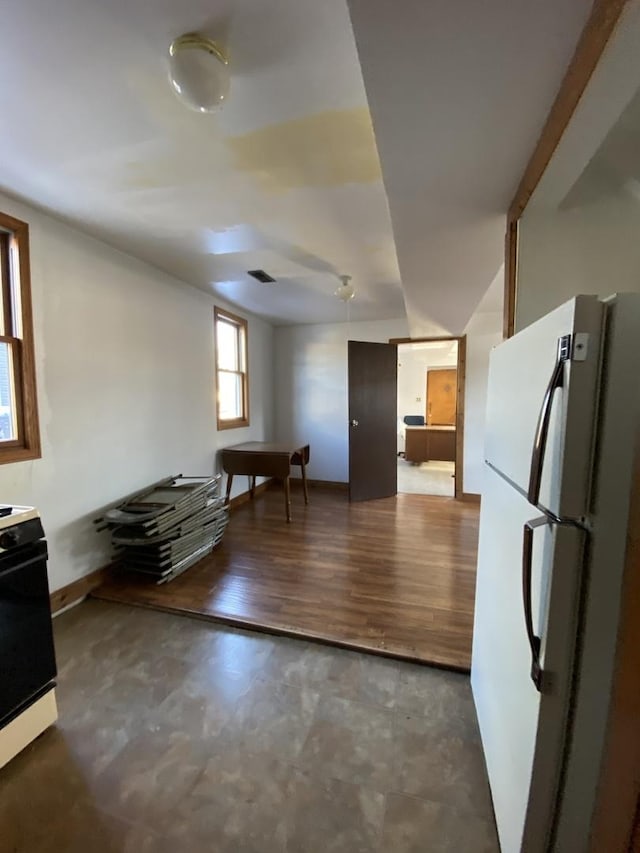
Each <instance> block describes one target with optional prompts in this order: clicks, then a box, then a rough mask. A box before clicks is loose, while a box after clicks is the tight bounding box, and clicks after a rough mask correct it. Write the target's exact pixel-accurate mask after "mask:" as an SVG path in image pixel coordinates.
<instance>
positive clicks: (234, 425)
mask: <svg viewBox="0 0 640 853" xmlns="http://www.w3.org/2000/svg"><path fill="white" fill-rule="evenodd" d="M248 426H249V419H248V418H237V419H236V420H234V421H218V432H220V431H221V430H223V429H241V428H242V427H248Z"/></svg>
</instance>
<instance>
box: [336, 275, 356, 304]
mask: <svg viewBox="0 0 640 853" xmlns="http://www.w3.org/2000/svg"><path fill="white" fill-rule="evenodd" d="M338 278H339V279H340V281H341V282H342V284H341V285H340V287H339V288H338V289H337V290H336V291H335V292H334V294H333V295H334V296H337V297H338V299H341V300H342V301H343V302H348V301H349V300H350V299H353V297H354V296H355V295H356V290H355V288H354V286H353V285H352V284H351V276H350V275H339V276H338Z"/></svg>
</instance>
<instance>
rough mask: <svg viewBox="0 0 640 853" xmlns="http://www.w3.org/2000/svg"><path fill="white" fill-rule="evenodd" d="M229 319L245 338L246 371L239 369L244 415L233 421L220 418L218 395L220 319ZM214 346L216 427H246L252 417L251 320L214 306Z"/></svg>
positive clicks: (224, 428)
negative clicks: (218, 335) (250, 403)
mask: <svg viewBox="0 0 640 853" xmlns="http://www.w3.org/2000/svg"><path fill="white" fill-rule="evenodd" d="M219 319H222V320H228V321H230V322H231V323H233V324H235V325H236V326H237V327H238V328H239V329H241V330H242V335H243V340H244V362H245V363H244V371H238V373H241V374H242V375H243V383H242V412H243V414H242V417H241V418H235V419H234V420H232V421H223V420H221V419H220V405H219V397H218V374H219V370H220V368H219V367H218V342H217V328H218V320H219ZM213 348H214V354H213V357H214V361H215V367H216V428H217V430H218V432H221V431H222V430H226V429H242V428H244V427H248V426H249V425H250V417H249V399H250V394H249V321H248V320H247V319H246V318H245V317H240V316H239V315H238V314H233V313H232V312H231V311H227V310H226V309H224V308H218V306H217V305H214V306H213Z"/></svg>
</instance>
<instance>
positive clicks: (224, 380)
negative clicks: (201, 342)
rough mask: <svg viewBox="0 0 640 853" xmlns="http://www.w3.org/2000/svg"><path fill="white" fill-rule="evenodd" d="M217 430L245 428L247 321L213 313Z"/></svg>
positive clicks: (226, 313) (247, 409) (246, 420)
mask: <svg viewBox="0 0 640 853" xmlns="http://www.w3.org/2000/svg"><path fill="white" fill-rule="evenodd" d="M214 317H215V332H216V334H215V340H216V383H217V389H218V395H217V400H216V407H217V409H216V413H217V419H218V429H234V428H235V427H242V426H249V374H248V370H247V321H246V320H243V319H242V317H236V316H235V315H234V314H230V313H229V312H228V311H222V310H220V309H219V308H215V309H214Z"/></svg>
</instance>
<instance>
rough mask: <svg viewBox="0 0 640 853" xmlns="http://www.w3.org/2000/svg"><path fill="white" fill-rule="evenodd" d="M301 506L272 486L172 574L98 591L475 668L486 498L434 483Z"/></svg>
mask: <svg viewBox="0 0 640 853" xmlns="http://www.w3.org/2000/svg"><path fill="white" fill-rule="evenodd" d="M310 497H311V502H310V504H309V506H307V507H305V506H304V503H303V500H302V494H301V493H300V492H299V491H297V490H296V491H294V493H293V495H292V510H293V522H292V523H291V524H287V522H286V520H285V517H284V511H283V499H282V494H281V492H280V491H279V490H278V489H269V490H267V491H266V492H265V493H264V494H263V495H260V496H259V497H257V498H256V500H255V501H253V502H251V503H246V504H244V505H242V506H239V507H237V508H235V509H234V510H233V511H232V515H231V520H230V523H229V527H228V528H227V533H226V536H225V539H224V541H223V542H222V544H221V545H220V546H219V547H218V548H217V549H216V551H215V552H214V553H213V554H211V555H210V556H209V557H206V558H205V559H204V560H202V561H201V562H200V563H199V564H197V565H196V566H194V567H193V568H191V569H189V570H188V571H187V572H186V573H185V574H184V575H181V576H180V577H178V578H176V579H175V580H174V581H171V582H170V583H169V584H166V585H162V586H156V585H154V584H149V583H147V582H143V581H140V580H139V579H137V578H135V577H126V576H122V575H118V576H114V577H113V579H112V580H110V581H108V582H107V583H105V584H103V586H101V587H100V588H99V589H98V590H96V591H95V593H94V595H95V596H96V597H98V598H104V599H109V600H113V601H122V602H127V603H128V604H139V605H142V606H147V607H154V608H160V609H163V610H169V611H178V612H183V613H184V612H186V613H191V614H197V615H199V616H203V617H210V618H215V619H219V620H223V621H225V622H230V623H232V624H242V625H247V626H252V627H260V628H263V629H267V630H272V631H276V632H284V633H292V634H300V635H304V636H307V637H313V638H317V639H320V640H325V641H329V642H334V643H338V644H342V645H348V646H353V647H357V648H361V649H365V650H368V651H375V652H378V653H385V654H391V655H397V656H399V657H405V658H411V659H416V660H421V661H425V662H429V663H435V664H439V665H443V666H448V667H453V668H459V669H468V668H469V666H470V662H471V635H472V630H473V602H474V589H475V563H476V548H477V539H478V515H479V512H478V507H477V506H476V505H473V504H469V503H463V502H460V501H454V500H453V499H449V498H437V497H430V496H427V495H408V494H406V495H405V494H403V495H398V496H397V497H395V498H385V499H383V500H376V501H369V502H366V503H357V504H350V503H349V502H348V500H347V496H346V493H345V492H342V491H340V490H336V489H331V488H325V487H321V486H318V487H314V488H312V490H311V496H310Z"/></svg>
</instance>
